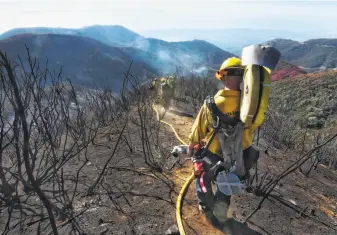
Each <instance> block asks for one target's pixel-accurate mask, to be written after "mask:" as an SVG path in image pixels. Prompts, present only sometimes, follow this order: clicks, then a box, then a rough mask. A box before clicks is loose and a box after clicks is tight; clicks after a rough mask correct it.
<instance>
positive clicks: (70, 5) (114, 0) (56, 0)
mask: <svg viewBox="0 0 337 235" xmlns="http://www.w3.org/2000/svg"><path fill="white" fill-rule="evenodd" d="M0 14H1V21H0V33H3V32H4V31H7V30H9V29H12V28H17V27H35V26H48V27H66V28H79V27H82V26H87V25H93V24H103V25H116V24H118V25H123V26H125V27H127V28H130V29H132V30H134V31H136V32H141V31H144V30H150V29H178V28H186V29H224V28H260V29H261V28H262V29H289V30H296V31H300V30H303V31H306V30H311V31H312V30H321V31H325V32H332V33H337V23H336V22H337V0H336V1H330V2H326V1H275V0H269V1H267V0H266V1H225V0H203V1H201V0H199V1H198V0H196V1H192V0H152V1H149V0H133V1H131V0H90V1H89V0H86V1H83V0H82V1H80V0H0Z"/></svg>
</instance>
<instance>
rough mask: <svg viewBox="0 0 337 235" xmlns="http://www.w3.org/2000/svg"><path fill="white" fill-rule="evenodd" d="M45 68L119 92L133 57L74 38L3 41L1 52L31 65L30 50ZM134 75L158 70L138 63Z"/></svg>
mask: <svg viewBox="0 0 337 235" xmlns="http://www.w3.org/2000/svg"><path fill="white" fill-rule="evenodd" d="M25 45H26V46H27V47H28V48H29V52H30V55H31V56H32V57H33V58H34V57H36V59H37V61H38V62H40V66H43V65H44V64H45V63H46V62H47V61H48V66H49V69H50V70H51V71H53V70H56V73H58V72H59V70H60V67H61V66H62V71H63V72H62V75H63V76H65V77H70V78H71V79H72V82H73V83H75V84H79V85H85V86H87V87H93V83H95V84H96V85H97V86H98V87H99V88H102V87H105V86H108V87H111V88H112V89H113V90H114V91H119V89H120V87H121V84H122V80H123V73H124V72H126V71H127V70H128V68H129V66H130V63H131V61H132V58H130V57H129V56H128V55H127V54H126V53H125V52H123V50H121V49H120V48H118V47H112V46H108V45H105V44H102V43H100V42H98V41H95V40H92V39H89V38H83V37H78V36H73V35H57V34H45V35H34V34H23V35H16V36H13V37H10V38H7V39H4V40H1V41H0V49H1V50H2V51H3V52H6V53H7V54H8V55H9V56H10V57H11V58H12V59H15V60H16V61H18V57H17V56H18V55H19V56H20V57H21V59H22V60H23V63H24V64H25V65H27V66H28V64H27V63H28V62H27V61H26V58H27V51H26V48H25ZM131 72H132V73H134V74H137V75H138V76H139V77H140V78H141V77H144V76H145V75H146V74H147V72H155V70H154V69H153V68H152V67H150V66H148V65H146V64H144V63H142V62H141V61H139V62H138V63H134V64H133V66H132V67H131Z"/></svg>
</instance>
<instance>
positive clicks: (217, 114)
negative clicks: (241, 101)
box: [201, 96, 240, 157]
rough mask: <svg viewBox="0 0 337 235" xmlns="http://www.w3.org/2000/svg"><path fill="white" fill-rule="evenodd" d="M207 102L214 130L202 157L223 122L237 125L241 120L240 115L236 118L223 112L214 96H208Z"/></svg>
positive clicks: (202, 155)
mask: <svg viewBox="0 0 337 235" xmlns="http://www.w3.org/2000/svg"><path fill="white" fill-rule="evenodd" d="M205 104H206V106H207V108H208V109H209V110H210V112H211V115H212V121H213V129H214V130H213V133H212V135H211V138H210V139H209V141H208V142H207V144H206V146H205V149H204V151H203V152H202V153H201V157H204V155H205V154H206V152H207V150H208V148H209V146H210V145H211V143H212V141H213V139H214V137H215V136H216V134H217V132H218V131H219V130H220V129H221V128H223V124H225V125H227V126H236V125H237V124H238V123H239V122H240V120H239V118H238V116H239V115H237V116H236V117H235V118H232V117H229V116H228V115H227V114H224V113H223V112H221V111H220V110H219V108H218V107H217V106H216V104H215V101H214V98H213V96H207V97H206V99H205Z"/></svg>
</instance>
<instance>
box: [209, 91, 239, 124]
mask: <svg viewBox="0 0 337 235" xmlns="http://www.w3.org/2000/svg"><path fill="white" fill-rule="evenodd" d="M205 104H206V106H207V107H208V109H209V111H210V112H211V115H212V119H213V126H214V127H217V125H219V124H225V125H228V126H236V125H237V124H238V123H239V122H240V120H239V114H237V115H236V116H235V117H234V118H232V117H230V116H228V115H227V114H224V113H223V112H221V111H220V110H219V108H218V107H217V106H216V104H215V101H214V98H213V96H207V97H206V100H205ZM220 122H221V123H220ZM215 123H216V124H215Z"/></svg>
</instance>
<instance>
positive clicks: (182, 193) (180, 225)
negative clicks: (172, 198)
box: [152, 105, 194, 235]
mask: <svg viewBox="0 0 337 235" xmlns="http://www.w3.org/2000/svg"><path fill="white" fill-rule="evenodd" d="M152 108H153V110H154V111H155V112H156V114H157V119H158V121H160V122H161V123H164V124H166V125H168V126H169V127H171V129H172V131H173V132H174V134H175V136H176V137H177V139H178V140H179V141H180V143H182V144H184V145H187V144H186V142H185V141H183V140H182V139H181V138H180V136H179V135H178V133H177V131H176V130H175V129H174V127H173V126H172V125H171V124H170V123H168V122H165V121H162V120H159V113H158V111H157V109H156V108H155V107H154V105H153V107H152ZM193 179H194V172H192V174H191V175H190V176H189V177H188V179H187V180H186V182H185V184H184V185H183V187H182V188H181V190H180V192H179V195H178V198H177V205H176V219H177V224H178V229H179V233H180V235H185V230H184V225H183V222H182V219H181V207H182V201H183V198H184V196H185V193H186V192H187V189H188V186H189V185H190V184H191V182H192V181H193Z"/></svg>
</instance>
